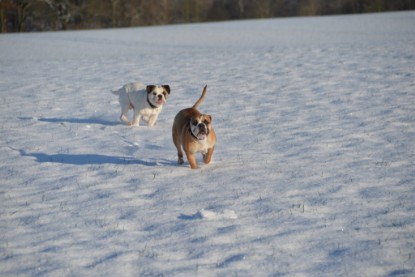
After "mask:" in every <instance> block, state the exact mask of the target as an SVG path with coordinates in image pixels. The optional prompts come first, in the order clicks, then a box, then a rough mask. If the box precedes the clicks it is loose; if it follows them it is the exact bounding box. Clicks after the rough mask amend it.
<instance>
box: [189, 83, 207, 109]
mask: <svg viewBox="0 0 415 277" xmlns="http://www.w3.org/2000/svg"><path fill="white" fill-rule="evenodd" d="M206 88H207V85H206V86H205V87H204V88H203V92H202V96H200V98H199V100H197V101H196V103H195V104H194V105H193V106H192V108H193V109H197V108H198V107H199V105H200V104H202V102H203V100H204V99H205V95H206Z"/></svg>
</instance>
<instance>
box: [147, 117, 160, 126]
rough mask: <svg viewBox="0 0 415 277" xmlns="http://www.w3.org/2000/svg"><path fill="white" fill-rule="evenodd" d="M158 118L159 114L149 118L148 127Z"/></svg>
mask: <svg viewBox="0 0 415 277" xmlns="http://www.w3.org/2000/svg"><path fill="white" fill-rule="evenodd" d="M157 118H158V114H154V115H152V116H151V117H150V118H149V120H148V127H153V126H154V124H156V121H157Z"/></svg>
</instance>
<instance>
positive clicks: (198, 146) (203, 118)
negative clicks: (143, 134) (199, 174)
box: [172, 86, 216, 169]
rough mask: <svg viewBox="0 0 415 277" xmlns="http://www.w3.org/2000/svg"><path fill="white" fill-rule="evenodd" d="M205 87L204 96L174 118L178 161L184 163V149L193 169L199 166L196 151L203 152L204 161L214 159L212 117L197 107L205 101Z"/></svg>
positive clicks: (174, 135) (214, 142) (214, 136)
mask: <svg viewBox="0 0 415 277" xmlns="http://www.w3.org/2000/svg"><path fill="white" fill-rule="evenodd" d="M206 88H207V86H205V87H204V88H203V92H202V96H201V97H200V98H199V100H197V102H196V103H195V104H194V105H193V106H192V107H191V108H187V109H184V110H181V111H180V112H179V113H178V114H177V115H176V117H175V118H174V123H173V128H172V135H173V143H174V145H175V146H176V148H177V155H178V158H179V160H178V162H179V164H183V163H184V160H183V151H182V147H183V150H184V152H185V153H186V157H187V160H188V161H189V164H190V167H191V168H192V169H195V168H197V163H196V157H195V154H196V153H202V155H203V161H204V162H205V163H206V164H208V163H210V161H211V159H212V154H213V150H214V149H215V144H216V135H215V131H214V130H213V127H212V117H211V116H210V115H208V114H202V113H200V112H199V111H198V110H197V108H198V107H199V105H200V104H201V103H202V102H203V99H204V98H205V95H206Z"/></svg>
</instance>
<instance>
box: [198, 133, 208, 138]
mask: <svg viewBox="0 0 415 277" xmlns="http://www.w3.org/2000/svg"><path fill="white" fill-rule="evenodd" d="M196 137H197V139H198V140H205V139H206V138H207V134H205V133H199V134H197V136H196Z"/></svg>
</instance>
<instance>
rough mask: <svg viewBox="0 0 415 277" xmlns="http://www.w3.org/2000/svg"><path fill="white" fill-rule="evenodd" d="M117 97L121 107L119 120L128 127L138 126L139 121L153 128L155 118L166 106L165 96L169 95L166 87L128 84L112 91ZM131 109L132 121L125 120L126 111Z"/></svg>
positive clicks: (168, 87)
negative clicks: (132, 111) (132, 112)
mask: <svg viewBox="0 0 415 277" xmlns="http://www.w3.org/2000/svg"><path fill="white" fill-rule="evenodd" d="M112 93H114V94H115V95H118V97H119V98H118V100H119V102H120V105H121V116H120V120H121V121H123V122H125V123H126V124H127V125H129V126H139V125H140V120H141V119H143V120H144V121H146V122H148V126H149V127H153V126H154V124H155V123H156V121H157V118H158V116H159V114H160V112H161V110H162V108H163V105H164V104H166V101H167V96H168V95H169V94H170V86H168V85H161V86H156V85H148V86H146V85H144V84H142V83H138V82H136V83H129V84H126V85H124V86H123V87H122V88H120V89H118V90H116V91H112ZM130 109H133V110H134V115H133V120H132V121H131V122H130V121H129V120H128V118H127V114H128V110H130Z"/></svg>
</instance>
